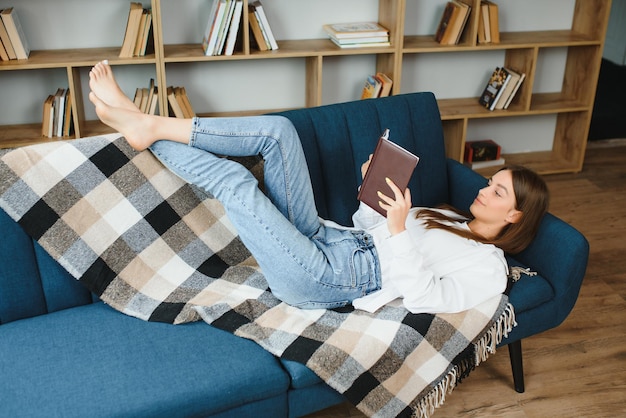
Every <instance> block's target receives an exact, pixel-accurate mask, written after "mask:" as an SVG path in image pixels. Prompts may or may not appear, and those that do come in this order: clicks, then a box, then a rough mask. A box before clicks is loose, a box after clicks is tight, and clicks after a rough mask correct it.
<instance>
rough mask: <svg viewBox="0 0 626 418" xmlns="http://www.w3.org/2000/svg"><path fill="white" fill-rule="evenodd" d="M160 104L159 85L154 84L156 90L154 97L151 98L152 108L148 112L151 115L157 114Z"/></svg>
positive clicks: (153, 93)
mask: <svg viewBox="0 0 626 418" xmlns="http://www.w3.org/2000/svg"><path fill="white" fill-rule="evenodd" d="M158 105H159V88H158V87H157V86H154V91H153V92H152V99H151V100H150V109H149V110H148V113H149V114H150V115H156V114H157V107H158Z"/></svg>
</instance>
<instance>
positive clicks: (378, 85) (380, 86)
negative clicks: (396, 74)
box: [361, 72, 393, 99]
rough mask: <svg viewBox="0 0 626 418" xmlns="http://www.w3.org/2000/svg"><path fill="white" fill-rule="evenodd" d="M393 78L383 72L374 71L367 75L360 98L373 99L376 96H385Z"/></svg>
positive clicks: (388, 92) (387, 94) (389, 90)
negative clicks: (374, 72) (373, 73)
mask: <svg viewBox="0 0 626 418" xmlns="http://www.w3.org/2000/svg"><path fill="white" fill-rule="evenodd" d="M392 86H393V80H392V79H391V78H389V77H388V76H387V75H386V74H385V73H380V72H379V73H376V74H375V75H371V76H369V77H367V80H365V86H363V91H362V92H361V99H374V98H377V97H387V96H389V94H390V93H391V87H392Z"/></svg>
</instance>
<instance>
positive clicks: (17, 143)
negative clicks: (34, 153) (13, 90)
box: [0, 123, 71, 148]
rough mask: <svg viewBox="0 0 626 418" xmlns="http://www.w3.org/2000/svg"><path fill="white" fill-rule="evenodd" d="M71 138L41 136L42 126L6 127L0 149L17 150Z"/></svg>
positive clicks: (1, 135) (0, 140) (0, 136)
mask: <svg viewBox="0 0 626 418" xmlns="http://www.w3.org/2000/svg"><path fill="white" fill-rule="evenodd" d="M66 139H71V138H59V137H55V138H47V137H44V136H41V124H40V123H29V124H23V125H5V126H3V127H2V131H0V148H17V147H23V146H26V145H33V144H39V143H44V142H55V141H62V140H66Z"/></svg>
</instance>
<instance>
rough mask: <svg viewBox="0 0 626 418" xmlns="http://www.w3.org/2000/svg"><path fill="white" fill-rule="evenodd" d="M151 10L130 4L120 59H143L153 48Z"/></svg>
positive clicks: (140, 5)
mask: <svg viewBox="0 0 626 418" xmlns="http://www.w3.org/2000/svg"><path fill="white" fill-rule="evenodd" d="M153 45H154V43H153V33H152V10H150V9H144V8H143V5H142V4H141V3H138V2H132V3H130V10H129V11H128V20H127V22H126V31H125V33H124V41H123V42H122V49H121V50H120V55H119V56H120V58H131V57H143V56H145V55H146V53H149V52H150V51H151V49H152V48H153Z"/></svg>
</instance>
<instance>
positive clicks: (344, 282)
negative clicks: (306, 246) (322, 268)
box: [314, 228, 380, 297]
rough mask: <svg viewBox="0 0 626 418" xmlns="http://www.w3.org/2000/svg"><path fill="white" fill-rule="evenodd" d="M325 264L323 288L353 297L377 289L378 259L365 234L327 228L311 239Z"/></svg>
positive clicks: (368, 237) (322, 278)
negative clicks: (332, 289)
mask: <svg viewBox="0 0 626 418" xmlns="http://www.w3.org/2000/svg"><path fill="white" fill-rule="evenodd" d="M314 241H315V242H316V244H317V246H318V248H319V249H320V250H321V251H322V252H323V253H324V254H325V256H326V259H327V260H328V267H329V268H328V269H327V270H326V274H324V275H323V276H322V277H321V278H320V282H321V284H323V285H326V286H329V287H333V288H337V289H346V290H351V291H352V292H353V293H354V295H355V296H354V297H360V296H364V295H366V294H367V293H370V292H371V291H373V290H377V289H378V288H379V287H380V278H379V276H380V273H379V268H378V258H377V255H376V250H375V248H374V245H373V242H371V237H370V236H369V235H367V234H364V233H360V232H354V231H346V230H336V229H331V228H326V231H325V232H324V233H323V235H322V236H320V235H318V236H316V237H315V238H314Z"/></svg>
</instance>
